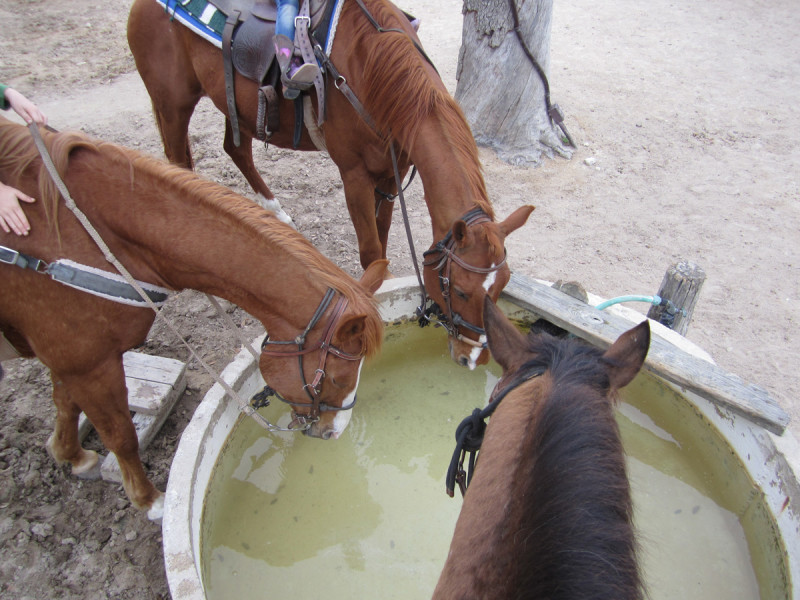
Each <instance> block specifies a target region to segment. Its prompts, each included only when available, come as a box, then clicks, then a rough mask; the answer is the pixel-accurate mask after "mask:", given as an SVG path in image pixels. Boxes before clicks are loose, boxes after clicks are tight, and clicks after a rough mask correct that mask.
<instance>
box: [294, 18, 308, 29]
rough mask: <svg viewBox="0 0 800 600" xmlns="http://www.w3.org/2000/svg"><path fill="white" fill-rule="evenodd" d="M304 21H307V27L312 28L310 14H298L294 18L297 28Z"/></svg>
mask: <svg viewBox="0 0 800 600" xmlns="http://www.w3.org/2000/svg"><path fill="white" fill-rule="evenodd" d="M303 21H305V22H306V29H311V17H309V16H308V15H297V16H296V17H295V18H294V26H295V28H297V27H300V26H301V25H300V24H301V23H302V22H303Z"/></svg>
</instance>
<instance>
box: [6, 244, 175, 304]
mask: <svg viewBox="0 0 800 600" xmlns="http://www.w3.org/2000/svg"><path fill="white" fill-rule="evenodd" d="M0 263H3V264H6V265H12V266H16V267H20V268H22V269H30V270H32V271H36V272H37V273H41V274H43V275H49V276H50V277H51V278H52V279H53V281H57V282H59V283H63V284H64V285H68V286H70V287H72V288H75V289H78V290H80V291H82V292H87V293H89V294H92V295H94V296H99V297H101V298H105V299H106V300H112V301H114V302H119V303H121V304H128V305H130V306H141V307H147V306H149V305H148V303H147V301H146V300H145V299H144V298H142V297H141V296H140V295H139V292H137V291H136V289H135V288H134V287H133V286H132V285H131V284H129V283H128V282H127V281H125V279H124V278H123V277H121V276H119V275H117V274H116V273H109V272H108V271H103V270H101V269H95V268H94V267H90V266H87V265H82V264H80V263H76V262H74V261H71V260H68V259H61V260H56V261H53V262H51V263H49V264H48V263H46V262H45V261H43V260H41V259H40V258H36V257H34V256H30V255H29V254H23V253H22V252H18V251H16V250H13V249H11V248H6V247H5V246H0ZM136 283H137V284H138V285H139V286H140V287H141V288H142V290H143V291H144V292H145V293H146V294H147V297H148V298H150V300H151V301H152V302H153V303H154V304H155V305H157V306H161V305H163V304H164V302H166V301H167V298H168V297H169V293H170V290H168V289H166V288H163V287H160V286H157V285H152V284H150V283H145V282H144V281H138V280H136Z"/></svg>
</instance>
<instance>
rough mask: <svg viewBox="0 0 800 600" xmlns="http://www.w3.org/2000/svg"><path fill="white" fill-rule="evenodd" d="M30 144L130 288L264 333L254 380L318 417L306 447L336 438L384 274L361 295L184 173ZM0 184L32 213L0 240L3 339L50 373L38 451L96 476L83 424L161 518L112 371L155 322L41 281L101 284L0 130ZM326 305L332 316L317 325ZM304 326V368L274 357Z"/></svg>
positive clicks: (93, 151)
mask: <svg viewBox="0 0 800 600" xmlns="http://www.w3.org/2000/svg"><path fill="white" fill-rule="evenodd" d="M43 135H44V138H45V142H46V144H47V146H48V148H49V151H50V154H51V155H52V156H53V161H54V163H55V164H56V166H57V168H58V171H59V173H60V174H61V177H62V178H63V180H64V182H65V183H66V186H67V189H68V190H69V192H70V195H71V196H72V197H73V198H74V200H75V202H76V204H77V205H78V207H79V208H80V209H81V210H82V211H83V212H84V213H85V214H86V215H87V216H88V218H89V220H90V221H91V222H92V224H93V225H94V227H95V228H96V229H97V230H98V231H99V233H100V234H101V236H102V238H103V239H104V241H105V243H106V244H107V245H108V246H109V247H110V249H111V251H112V252H113V253H114V255H115V256H116V257H117V259H119V261H120V262H121V263H122V264H123V265H125V267H126V268H127V270H128V271H130V273H131V274H132V275H133V277H134V278H136V279H137V280H141V281H145V282H148V283H149V284H151V287H152V286H157V287H158V288H166V289H167V290H176V291H177V290H182V289H185V288H191V289H195V290H201V291H205V292H208V293H210V294H214V295H216V296H220V297H223V298H226V299H228V300H230V301H232V302H234V303H235V304H237V305H239V306H241V307H242V308H243V309H244V310H246V311H247V312H248V313H250V314H251V315H253V316H254V317H256V318H258V319H259V320H260V321H261V322H262V323H263V325H264V326H265V327H266V329H267V331H268V332H269V342H267V344H266V349H265V351H264V352H263V353H262V355H261V359H260V368H261V372H262V374H263V376H264V379H265V380H266V381H267V382H269V384H270V386H272V388H274V389H275V390H277V391H278V392H279V393H280V394H281V395H282V397H283V399H286V400H287V401H289V402H292V403H295V404H296V406H295V413H296V415H298V416H303V415H309V413H310V412H318V411H323V412H321V413H319V414H321V416H318V415H314V414H312V415H311V417H313V419H312V421H314V422H313V425H312V426H311V428H310V429H309V430H308V431H307V433H309V434H311V435H314V436H318V437H323V438H328V437H331V436H333V437H336V436H338V434H339V433H340V432H341V430H342V429H343V427H344V426H345V425H346V422H347V419H349V414H350V412H349V411H347V410H341V408H342V407H344V408H345V409H346V408H350V407H352V404H353V402H354V400H355V391H356V386H357V382H358V376H359V372H360V367H361V362H362V360H363V358H364V357H366V356H370V355H373V354H375V353H376V352H377V351H378V349H379V347H380V343H381V339H382V336H383V322H382V320H381V317H380V315H379V313H378V311H377V309H376V307H375V304H374V301H373V298H372V292H374V290H375V289H377V287H378V286H379V285H380V282H381V281H382V279H383V275H384V271H385V268H386V261H380V262H377V263H376V264H375V265H373V266H370V267H369V268H368V269H367V270H366V272H365V273H364V277H363V279H362V282H361V284H359V283H358V282H356V281H354V280H353V279H351V278H350V277H349V276H348V275H347V274H346V273H344V272H343V271H341V270H340V269H339V268H338V267H336V266H335V265H334V264H332V263H331V262H330V261H329V260H327V259H326V258H324V257H323V256H322V255H321V254H320V253H319V252H318V251H317V250H316V249H315V248H314V247H313V246H312V245H311V244H310V243H309V242H307V241H306V240H305V238H303V237H302V236H301V235H300V234H298V233H297V232H295V231H294V230H293V229H291V228H290V227H289V226H288V225H285V224H283V223H280V222H279V221H278V220H277V219H276V218H275V217H274V216H273V215H272V214H271V213H269V212H267V211H265V210H262V209H261V208H259V207H257V206H256V205H255V204H253V203H252V202H250V201H248V200H246V199H244V198H241V197H239V196H237V195H235V194H233V193H232V192H230V191H228V190H226V189H225V188H222V187H221V186H218V185H216V184H214V183H211V182H207V181H203V180H201V179H199V178H198V177H196V176H195V175H193V174H192V173H191V172H189V171H187V170H185V169H180V168H177V167H174V166H171V165H167V164H165V163H161V162H159V161H156V160H154V159H152V158H148V157H146V156H143V155H140V154H138V153H135V152H133V151H130V150H126V149H124V148H121V147H119V146H115V145H113V144H109V143H103V142H98V141H92V140H90V139H88V138H86V137H85V136H83V135H80V134H71V133H62V134H52V133H46V132H43ZM0 180H2V181H4V182H6V183H8V184H9V185H12V186H14V187H16V188H18V189H20V190H22V191H24V192H25V193H27V194H29V195H31V196H34V197H36V198H38V199H39V201H37V202H36V203H34V204H31V205H26V207H25V211H26V213H27V216H28V219H29V220H30V222H31V225H32V228H31V233H30V235H28V236H27V237H18V236H16V235H12V234H5V233H3V232H0V281H2V288H1V290H2V291H1V292H0V333H2V334H3V336H4V337H5V338H6V339H7V340H8V341H9V342H10V343H11V345H13V347H14V348H15V349H16V350H17V351H18V352H19V353H20V354H21V355H22V356H26V357H32V356H36V357H38V358H39V359H40V360H41V361H42V362H43V363H44V364H45V365H46V366H47V367H48V368H49V369H50V376H51V379H52V381H53V400H54V401H55V404H56V407H57V409H58V412H57V417H56V424H55V432H54V434H53V436H52V437H51V438H50V440H49V441H48V448H49V450H50V452H51V454H52V455H53V457H54V458H55V459H56V460H58V461H59V462H63V461H69V462H70V463H72V468H73V472H82V471H86V470H89V469H91V468H92V467H93V466H94V465H95V464H96V462H97V455H96V453H94V452H91V451H87V450H84V449H83V448H82V447H81V445H80V442H79V441H78V416H79V414H80V412H81V411H83V412H84V413H85V414H86V416H87V417H88V418H89V420H90V421H91V422H92V424H93V425H94V426H95V428H96V429H97V431H98V432H99V434H100V437H101V439H102V441H103V444H105V446H106V448H108V449H109V450H110V451H112V452H114V453H115V454H116V456H117V458H118V460H119V465H120V469H121V473H122V479H123V485H124V487H125V491H126V492H127V494H128V496H129V497H130V499H131V501H132V502H133V504H134V505H135V506H137V507H139V508H144V509H151V512H150V515H151V516H153V517H155V516H158V513H159V511H160V507H161V506H162V505H163V498H162V496H163V494H162V493H161V492H159V491H157V490H156V489H155V487H153V484H152V483H151V482H150V481H149V480H148V478H147V476H146V475H145V472H144V469H143V467H142V463H141V461H140V460H139V454H138V442H137V438H136V432H135V430H134V426H133V423H132V421H131V416H130V412H129V411H128V402H127V390H126V388H125V375H124V371H123V366H122V355H123V353H124V352H125V351H127V350H129V349H130V348H133V347H135V346H137V345H139V344H141V343H142V342H143V341H144V340H145V336H146V335H147V332H148V330H149V329H150V325H151V324H152V322H153V320H154V316H155V313H154V312H153V310H151V309H149V308H147V307H144V308H143V307H141V305H140V306H132V305H128V304H123V303H119V302H115V301H111V300H108V299H105V298H102V297H98V296H96V295H93V294H90V293H87V292H86V291H80V290H76V289H74V288H73V287H68V286H67V285H63V284H62V283H58V282H56V281H54V280H53V278H51V277H56V276H57V273H58V272H60V271H59V269H60V270H61V271H63V270H65V269H69V268H72V267H71V265H73V263H78V264H79V266H80V265H85V266H86V267H89V268H94V269H96V270H102V271H106V272H107V271H112V270H113V269H112V268H111V267H110V266H109V265H108V263H107V262H106V260H105V259H104V257H103V254H102V253H101V252H100V250H99V249H98V247H97V245H96V244H95V243H94V242H93V241H92V239H91V238H90V237H89V236H88V234H87V233H86V231H85V230H84V228H83V227H82V226H81V225H80V224H79V223H78V221H77V219H76V218H75V216H74V215H73V214H72V213H71V212H70V211H69V210H68V209H67V208H66V207H65V206H64V205H63V201H60V199H59V196H58V193H57V192H56V191H55V188H54V184H53V182H52V180H51V179H50V177H49V176H48V174H47V172H46V171H45V170H44V168H43V167H42V160H41V158H40V157H39V154H38V153H37V151H36V148H35V147H34V143H33V139H32V137H31V135H30V132H29V131H28V130H27V129H26V128H25V127H22V126H20V125H16V124H13V123H11V122H9V121H7V120H5V119H2V118H0ZM16 252H19V253H20V254H19V255H15V253H16ZM35 259H40V260H41V261H43V262H41V263H37V262H35ZM62 259H69V261H71V262H65V261H64V260H62ZM20 267H22V268H20ZM87 271H88V272H91V269H87V268H84V267H80V268H79V269H78V273H77V274H78V275H79V276H87V275H86V273H87ZM71 272H72V273H75V271H74V270H73V271H71ZM48 275H50V276H48ZM67 279H69V278H67ZM326 297H327V298H329V299H331V302H330V305H329V307H328V308H327V309H326V310H324V312H322V310H321V309H318V307H319V306H321V299H323V298H326ZM315 312H321V313H322V314H320V315H319V318H318V319H317V323H318V324H317V325H316V326H314V327H312V328H311V329H310V330H309V331H308V332H307V344H306V345H305V347H304V349H305V351H306V353H305V354H302V355H298V353H297V352H296V350H297V345H296V344H290V345H289V346H288V347H285V346H284V347H281V346H278V345H277V344H278V343H279V342H282V341H287V340H295V339H296V338H297V337H298V334H300V333H302V332H303V331H304V329H306V328H307V326H308V324H309V323H310V322H312V321H313V319H312V316H313V315H314V314H315ZM323 337H324V338H325V341H326V343H324V344H320V342H321V341H323V340H322V338H323ZM0 341H2V338H0ZM281 354H284V355H283V356H281ZM306 382H311V383H310V384H309V385H305V384H306ZM312 404H314V408H313V409H312V406H311V405H312ZM337 409H338V410H337Z"/></svg>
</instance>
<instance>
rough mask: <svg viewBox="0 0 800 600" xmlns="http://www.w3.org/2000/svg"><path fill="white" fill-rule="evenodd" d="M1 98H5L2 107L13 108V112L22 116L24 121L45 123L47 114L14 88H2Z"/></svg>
mask: <svg viewBox="0 0 800 600" xmlns="http://www.w3.org/2000/svg"><path fill="white" fill-rule="evenodd" d="M3 98H4V100H5V104H4V105H3V108H8V107H10V108H13V109H14V112H15V113H17V114H18V115H19V116H20V117H22V118H23V119H24V121H25V122H26V123H31V122H36V123H39V124H40V125H47V116H45V114H44V113H43V112H42V111H41V110H40V109H39V107H38V106H36V104H34V103H33V102H31V101H30V100H28V99H27V98H26V97H25V96H23V95H22V94H21V93H19V92H18V91H17V90H15V89H14V88H10V87H6V88H5V89H4V90H3Z"/></svg>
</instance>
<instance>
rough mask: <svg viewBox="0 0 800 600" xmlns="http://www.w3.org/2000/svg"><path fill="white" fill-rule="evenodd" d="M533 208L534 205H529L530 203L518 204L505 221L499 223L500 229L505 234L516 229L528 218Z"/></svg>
mask: <svg viewBox="0 0 800 600" xmlns="http://www.w3.org/2000/svg"><path fill="white" fill-rule="evenodd" d="M535 208H536V207H535V206H531V205H530V204H526V205H524V206H520V207H519V208H518V209H517V210H515V211H514V212H513V213H511V214H510V215H508V217H506V220H505V221H503V222H502V223H500V224H499V227H500V231H502V232H503V234H504V235H506V236H508V234H509V233H511V232H512V231H516V230H517V229H519V228H520V227H522V226H523V225H525V222H526V221H527V220H528V217H530V216H531V213H532V212H533V211H534V209H535Z"/></svg>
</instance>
